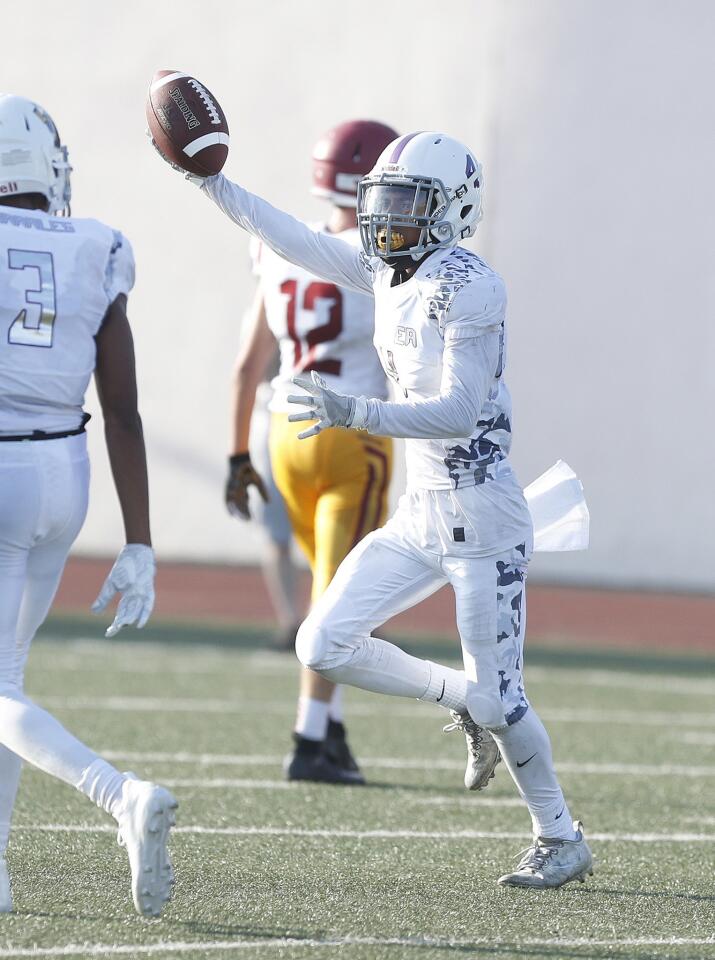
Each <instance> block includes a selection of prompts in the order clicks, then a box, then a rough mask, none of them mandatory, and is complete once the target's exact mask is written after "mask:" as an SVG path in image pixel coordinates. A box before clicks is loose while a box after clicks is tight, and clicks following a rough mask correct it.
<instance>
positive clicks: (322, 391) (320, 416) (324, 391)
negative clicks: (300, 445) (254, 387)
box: [288, 370, 355, 440]
mask: <svg viewBox="0 0 715 960" xmlns="http://www.w3.org/2000/svg"><path fill="white" fill-rule="evenodd" d="M293 383H294V384H295V385H296V386H298V387H302V389H303V390H305V391H306V392H305V393H304V394H300V396H290V397H288V403H298V404H300V405H301V406H303V407H308V409H307V410H304V411H303V412H302V413H291V414H290V416H289V417H288V419H289V420H290V421H291V423H297V422H299V421H300V420H317V421H318V422H317V423H316V424H315V426H312V427H311V428H310V429H309V430H304V431H303V433H299V434H298V439H299V440H305V439H307V437H314V436H315V435H316V434H318V433H320V431H321V430H325V428H326V427H349V426H351V425H352V422H353V416H354V414H355V397H350V396H345V395H343V394H342V393H336V392H335V391H334V390H331V389H330V387H329V386H328V385H327V383H326V382H325V380H323V378H322V377H321V376H320V375H319V374H317V373H316V372H315V370H313V372H312V373H311V375H310V376H309V377H293Z"/></svg>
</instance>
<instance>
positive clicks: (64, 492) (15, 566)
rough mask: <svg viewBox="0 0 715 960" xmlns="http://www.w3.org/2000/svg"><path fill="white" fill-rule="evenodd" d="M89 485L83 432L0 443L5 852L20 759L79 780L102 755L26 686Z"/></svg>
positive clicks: (0, 776) (1, 816) (0, 807)
mask: <svg viewBox="0 0 715 960" xmlns="http://www.w3.org/2000/svg"><path fill="white" fill-rule="evenodd" d="M88 487H89V461H88V459H87V447H86V437H85V435H84V434H80V435H78V436H75V437H65V438H61V439H57V440H42V441H17V442H15V441H11V442H0V857H2V856H3V855H4V851H5V848H6V846H7V840H8V834H9V830H10V819H11V816H12V808H13V804H14V801H15V795H16V793H17V786H18V782H19V779H20V768H21V762H22V760H27V761H28V762H29V763H32V764H33V765H34V766H36V767H39V768H40V769H41V770H44V771H45V772H46V773H49V774H52V776H55V777H59V778H60V779H61V780H64V781H65V782H66V783H69V784H71V785H72V786H75V787H77V786H79V785H80V782H81V780H82V776H83V773H84V772H85V771H86V770H87V768H88V767H90V765H91V764H93V763H94V762H95V761H96V760H97V755H96V754H95V753H94V752H93V751H91V750H90V749H89V748H88V747H86V746H84V744H82V743H80V741H79V740H77V739H76V738H75V737H73V736H72V735H71V734H70V733H68V732H67V731H66V730H65V729H64V727H62V726H61V724H60V723H58V721H57V720H55V719H54V717H52V716H50V714H49V713H47V712H46V711H45V710H42V709H41V708H40V707H38V706H37V705H36V704H34V703H33V702H32V701H31V700H29V699H28V698H27V697H26V696H25V694H24V693H23V679H24V669H25V662H26V660H27V655H28V652H29V649H30V643H31V641H32V638H33V637H34V635H35V632H36V631H37V628H38V627H39V626H40V624H41V623H42V621H43V620H44V619H45V617H46V616H47V613H48V611H49V609H50V605H51V604H52V600H53V598H54V596H55V593H56V591H57V587H58V585H59V582H60V577H61V575H62V570H63V567H64V564H65V560H66V558H67V554H68V552H69V549H70V547H71V546H72V543H73V542H74V540H75V538H76V536H77V534H78V533H79V531H80V529H81V527H82V523H83V522H84V518H85V514H86V512H87V496H88Z"/></svg>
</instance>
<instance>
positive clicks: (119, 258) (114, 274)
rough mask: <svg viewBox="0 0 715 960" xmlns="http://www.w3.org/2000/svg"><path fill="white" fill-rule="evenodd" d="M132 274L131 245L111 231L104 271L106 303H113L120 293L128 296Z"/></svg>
mask: <svg viewBox="0 0 715 960" xmlns="http://www.w3.org/2000/svg"><path fill="white" fill-rule="evenodd" d="M134 272H135V271H134V252H133V250H132V245H131V244H130V243H129V241H128V240H127V238H126V237H125V236H124V235H123V234H121V233H120V232H119V230H113V231H112V244H111V247H110V248H109V256H108V257H107V264H106V267H105V271H104V292H105V293H106V295H107V302H108V303H110V304H111V303H114V301H115V300H116V299H117V297H118V296H119V294H120V293H124V294H127V295H128V294H129V292H130V291H131V289H132V287H133V286H134Z"/></svg>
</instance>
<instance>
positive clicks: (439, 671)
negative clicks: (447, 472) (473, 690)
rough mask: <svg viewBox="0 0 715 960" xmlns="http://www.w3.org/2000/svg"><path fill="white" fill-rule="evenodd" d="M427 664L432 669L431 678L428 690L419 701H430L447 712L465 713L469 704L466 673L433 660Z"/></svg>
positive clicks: (427, 661)
mask: <svg viewBox="0 0 715 960" xmlns="http://www.w3.org/2000/svg"><path fill="white" fill-rule="evenodd" d="M425 663H426V664H427V666H428V667H429V668H430V677H429V683H428V684H427V689H426V690H425V692H424V693H423V694H422V696H421V697H419V699H420V700H429V702H430V703H438V704H439V705H440V707H446V709H447V710H458V711H459V712H460V713H463V712H464V711H465V710H466V702H467V675H466V674H465V672H464V671H463V670H453V669H452V668H451V667H443V666H442V664H441V663H433V662H432V661H431V660H426V661H425Z"/></svg>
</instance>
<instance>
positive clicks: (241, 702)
mask: <svg viewBox="0 0 715 960" xmlns="http://www.w3.org/2000/svg"><path fill="white" fill-rule="evenodd" d="M37 700H38V701H39V702H40V703H42V705H43V706H45V707H48V708H49V709H52V710H63V709H64V710H97V711H98V712H107V711H110V712H120V713H123V712H137V713H144V712H148V713H220V714H226V715H230V714H245V713H255V714H256V715H257V716H258V715H260V714H266V713H271V714H281V715H285V716H292V715H293V712H294V710H295V705H294V703H293V702H292V701H291V700H290V699H284V700H246V699H241V698H240V697H237V698H236V699H231V700H229V699H213V698H212V699H200V698H198V697H129V696H120V697H118V696H109V697H58V696H46V697H43V696H40V697H37ZM394 702H395V701H394V700H392V701H391V700H390V699H389V698H386V697H384V698H382V699H381V700H380V703H379V707H378V706H377V701H375V704H372V703H352V704H351V705H350V714H351V716H355V717H370V718H375V719H376V720H377V721H378V722H379V719H380V718H382V719H386V718H392V719H409V720H412V721H415V720H419V719H422V720H426V721H429V722H430V723H433V722H434V720H435V717H436V716H437V715H438V714H439V715H441V716H444V715H445V714H444V711H442V710H440V709H439V708H438V707H436V706H435V705H434V704H432V703H427V704H417V703H415V704H411V703H409V702H408V703H407V704H405V705H402V706H395V705H394ZM403 703H404V702H403ZM425 708H429V709H425ZM539 714H540V716H541V717H542V718H543V719H544V720H548V721H550V722H551V723H587V724H598V725H600V726H604V725H613V724H615V725H617V726H623V725H625V724H628V725H630V726H646V727H651V726H655V727H690V728H692V729H694V730H695V729H698V728H701V727H703V726H705V727H715V712H713V713H711V714H707V713H705V714H704V713H702V712H696V711H690V712H687V713H668V712H667V711H656V710H610V709H605V710H604V709H600V710H594V709H574V708H571V707H567V708H559V707H554V708H545V709H540V710H539Z"/></svg>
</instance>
